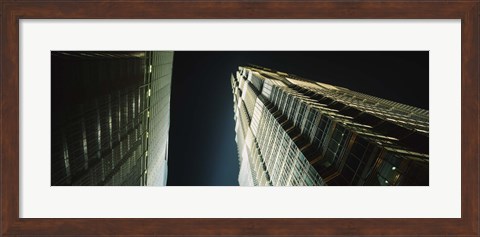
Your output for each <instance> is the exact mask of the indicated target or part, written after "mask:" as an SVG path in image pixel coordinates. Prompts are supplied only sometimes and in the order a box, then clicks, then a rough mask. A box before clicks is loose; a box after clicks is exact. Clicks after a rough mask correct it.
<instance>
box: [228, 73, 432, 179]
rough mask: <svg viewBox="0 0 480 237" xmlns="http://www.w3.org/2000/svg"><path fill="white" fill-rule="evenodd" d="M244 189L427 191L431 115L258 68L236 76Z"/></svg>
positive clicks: (238, 131)
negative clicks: (317, 187) (394, 187)
mask: <svg viewBox="0 0 480 237" xmlns="http://www.w3.org/2000/svg"><path fill="white" fill-rule="evenodd" d="M231 84H232V89H233V90H232V92H233V97H234V99H233V101H234V112H235V121H236V126H235V132H236V138H235V140H236V142H237V147H238V156H239V163H240V173H239V178H238V179H239V183H240V185H242V186H257V185H261V186H270V185H272V186H310V185H334V186H336V185H352V186H353V185H412V186H415V185H428V184H429V168H428V167H429V165H428V164H429V158H428V149H429V146H428V121H429V120H428V111H427V110H424V109H420V108H416V107H413V106H408V105H404V104H401V103H397V102H393V101H389V100H385V99H382V98H378V97H374V96H370V95H366V94H363V93H359V92H355V91H352V90H349V89H347V88H343V87H338V86H333V85H328V84H324V83H320V82H315V81H311V80H307V79H304V78H301V77H298V76H295V75H292V74H288V73H283V72H279V71H275V70H271V69H267V68H262V67H258V66H248V67H239V69H238V71H237V72H236V73H235V74H234V75H232V77H231Z"/></svg>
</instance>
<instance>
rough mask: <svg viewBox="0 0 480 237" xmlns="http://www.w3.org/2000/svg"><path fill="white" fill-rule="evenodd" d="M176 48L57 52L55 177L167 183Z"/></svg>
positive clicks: (56, 181)
mask: <svg viewBox="0 0 480 237" xmlns="http://www.w3.org/2000/svg"><path fill="white" fill-rule="evenodd" d="M172 62H173V52H149V51H147V52H119V51H115V52H85V51H84V52H68V51H67V52H60V51H56V52H52V54H51V63H52V64H51V68H52V124H51V126H52V138H51V153H52V155H51V156H52V158H51V184H52V185H115V186H120V185H129V186H137V185H155V186H156V185H165V184H166V177H167V153H168V151H167V147H168V128H169V123H170V112H169V111H170V85H171V77H172V76H171V71H172Z"/></svg>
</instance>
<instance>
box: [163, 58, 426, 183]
mask: <svg viewBox="0 0 480 237" xmlns="http://www.w3.org/2000/svg"><path fill="white" fill-rule="evenodd" d="M248 64H255V65H259V66H264V67H267V68H272V69H276V70H278V71H282V72H286V73H291V74H295V75H298V76H302V77H304V78H307V79H310V80H315V81H319V82H324V83H328V84H332V85H337V86H342V87H346V88H348V89H351V90H354V91H358V92H363V93H366V94H370V95H373V96H378V97H382V98H385V99H389V100H393V101H396V102H400V103H404V104H408V105H413V106H417V107H420V108H424V109H428V95H429V92H428V88H429V87H428V72H429V69H428V68H429V66H428V65H429V62H428V52H427V51H414V52H405V51H401V52H385V51H374V52H365V51H354V52H349V51H341V52H336V51H323V52H322V51H319V52H314V51H313V52H312V51H308V52H295V51H277V52H274V51H272V52H268V51H267V52H262V51H254V52H247V51H232V52H229V51H193V52H190V51H178V52H175V54H174V63H173V78H172V94H171V122H170V133H169V137H170V138H169V158H168V181H167V185H169V186H236V185H238V181H237V177H238V172H239V165H238V156H237V147H236V144H235V130H234V129H235V124H234V119H233V116H234V114H233V95H232V88H231V85H230V74H231V73H233V72H235V71H236V69H237V67H238V66H241V65H248Z"/></svg>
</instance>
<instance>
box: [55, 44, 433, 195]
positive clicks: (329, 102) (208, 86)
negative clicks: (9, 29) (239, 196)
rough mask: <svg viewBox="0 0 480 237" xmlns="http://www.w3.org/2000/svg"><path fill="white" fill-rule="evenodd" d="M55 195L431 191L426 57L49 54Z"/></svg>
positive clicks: (246, 53) (391, 53) (385, 53)
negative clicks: (180, 190)
mask: <svg viewBox="0 0 480 237" xmlns="http://www.w3.org/2000/svg"><path fill="white" fill-rule="evenodd" d="M51 75H52V82H51V88H52V97H51V101H52V114H51V118H52V122H51V134H52V138H51V140H52V143H51V144H52V145H51V155H52V157H51V185H52V186H428V185H429V52H428V51H52V52H51Z"/></svg>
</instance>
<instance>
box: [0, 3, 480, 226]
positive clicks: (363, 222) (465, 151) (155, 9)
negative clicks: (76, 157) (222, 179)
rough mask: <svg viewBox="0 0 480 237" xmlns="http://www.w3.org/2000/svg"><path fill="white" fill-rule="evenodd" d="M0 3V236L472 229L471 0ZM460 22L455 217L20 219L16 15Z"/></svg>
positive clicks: (475, 146)
mask: <svg viewBox="0 0 480 237" xmlns="http://www.w3.org/2000/svg"><path fill="white" fill-rule="evenodd" d="M0 4H1V26H0V32H1V51H0V52H1V54H0V55H1V57H2V59H1V67H0V70H1V72H0V73H1V74H0V75H1V79H0V81H1V91H0V93H1V94H0V95H1V100H0V101H1V117H0V126H1V128H0V136H1V137H0V139H1V147H0V151H1V198H2V200H1V234H2V235H5V236H17V235H49V236H51V235H415V236H417V235H452V236H460V235H462V236H477V235H479V234H480V232H479V210H478V202H479V196H478V194H479V172H478V171H479V158H478V155H479V130H478V128H479V108H478V98H479V65H480V62H479V15H480V11H479V9H480V3H479V2H478V1H475V0H472V1H469V0H464V1H431V0H426V1H408V0H407V1H373V0H372V1H364V2H358V1H353V0H352V1H351V2H349V1H341V2H334V1H325V2H317V1H315V2H294V1H291V2H290V1H252V2H250V1H249V2H243V1H165V2H162V1H159V2H152V1H133V0H132V1H98V2H92V1H73V0H72V1H70V0H63V1H51V0H50V1H47V0H40V1H33V0H25V1H14V0H5V1H3V2H2V3H0ZM50 18H55V19H157V18H158V19H179V18H180V19H182V18H183V19H246V18H249V19H297V18H298V19H461V24H462V25H461V41H462V46H461V54H462V62H461V71H462V74H461V93H462V94H461V104H462V108H461V118H462V124H461V137H462V141H461V155H462V157H461V172H462V173H461V180H462V184H461V192H462V194H461V218H409V219H400V218H398V219H397V218H389V219H373V218H365V219H353V218H349V219H345V218H331V219H329V218H322V219H307V218H304V219H285V218H275V219H261V218H251V219H241V218H230V219H211V218H210V219H206V218H205V219H173V218H171V219H134V218H132V219H128V218H127V219H113V218H112V219H100V218H87V219H80V218H77V219H76V218H70V219H61V218H60V219H29V218H19V20H20V19H50Z"/></svg>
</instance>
